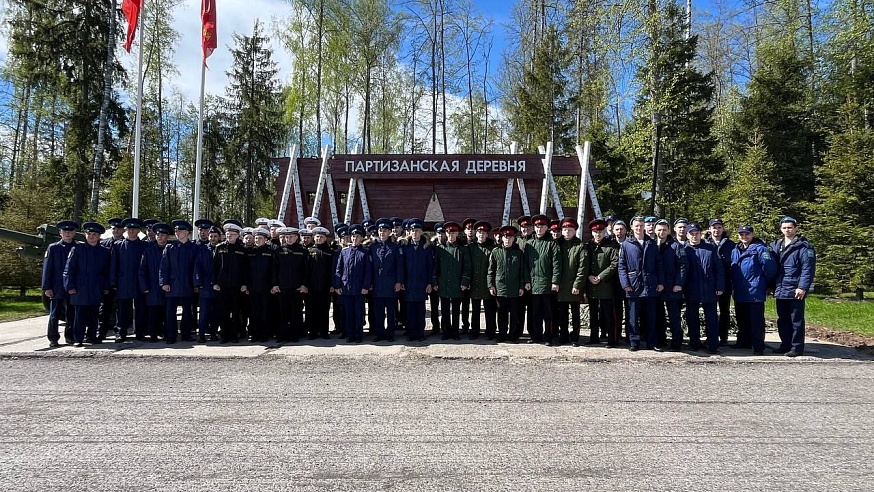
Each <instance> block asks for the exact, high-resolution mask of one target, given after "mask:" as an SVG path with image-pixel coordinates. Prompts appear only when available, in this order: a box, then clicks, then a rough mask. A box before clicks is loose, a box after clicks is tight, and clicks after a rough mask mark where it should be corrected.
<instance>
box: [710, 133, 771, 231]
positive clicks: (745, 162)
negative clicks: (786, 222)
mask: <svg viewBox="0 0 874 492" xmlns="http://www.w3.org/2000/svg"><path fill="white" fill-rule="evenodd" d="M737 171H738V172H737V176H736V177H735V178H734V179H733V180H732V181H731V183H730V184H729V186H728V188H727V190H726V193H727V195H728V203H727V205H726V209H725V214H724V215H723V220H725V221H726V227H727V228H731V227H737V226H741V225H745V224H746V225H751V226H753V230H754V231H755V234H756V237H759V238H761V239H763V240H765V241H768V240H771V239H774V237H775V236H776V234H777V231H778V229H779V221H780V217H781V215H782V214H783V213H784V212H783V210H784V208H785V203H786V201H785V198H784V197H783V195H782V192H781V190H780V188H779V186H778V185H777V177H776V170H775V165H774V163H773V161H771V160H770V158H769V156H768V153H767V152H766V151H765V149H764V147H763V146H761V145H754V146H752V147H750V148H749V149H748V150H747V153H746V156H744V158H743V159H742V160H741V161H740V162H739V163H738V168H737Z"/></svg>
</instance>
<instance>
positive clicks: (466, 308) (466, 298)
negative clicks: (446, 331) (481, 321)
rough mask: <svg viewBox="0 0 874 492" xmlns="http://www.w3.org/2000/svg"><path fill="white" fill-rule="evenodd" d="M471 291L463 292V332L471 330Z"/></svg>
mask: <svg viewBox="0 0 874 492" xmlns="http://www.w3.org/2000/svg"><path fill="white" fill-rule="evenodd" d="M470 300H471V299H470V291H469V290H465V291H464V292H462V293H461V332H462V333H467V332H468V331H470Z"/></svg>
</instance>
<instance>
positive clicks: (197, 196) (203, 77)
mask: <svg viewBox="0 0 874 492" xmlns="http://www.w3.org/2000/svg"><path fill="white" fill-rule="evenodd" d="M205 82H206V60H204V61H203V62H202V63H201V65H200V109H198V111H197V157H196V159H195V164H194V211H193V212H192V214H191V215H192V217H191V218H192V220H198V219H200V172H201V169H202V165H203V87H204V85H205Z"/></svg>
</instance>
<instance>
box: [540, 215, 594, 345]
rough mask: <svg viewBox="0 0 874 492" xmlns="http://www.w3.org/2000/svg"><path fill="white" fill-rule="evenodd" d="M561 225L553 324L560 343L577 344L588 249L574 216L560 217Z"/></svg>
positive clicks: (587, 274)
mask: <svg viewBox="0 0 874 492" xmlns="http://www.w3.org/2000/svg"><path fill="white" fill-rule="evenodd" d="M560 226H561V238H559V240H558V248H559V256H560V257H561V281H560V282H559V286H558V312H557V313H556V314H557V316H556V323H553V325H557V326H558V329H559V334H558V343H559V344H564V343H568V341H570V342H571V343H573V344H574V346H575V347H576V346H578V345H579V344H580V303H581V302H582V301H583V296H584V295H585V292H586V283H587V279H586V277H588V276H589V252H588V251H587V250H586V247H585V245H584V244H583V241H582V240H581V239H580V238H578V237H577V229H579V227H580V226H579V224H578V223H577V221H576V219H573V218H565V219H562V221H561V224H560ZM568 310H570V314H571V316H570V321H571V324H572V326H573V329H572V330H568V328H569V327H568ZM554 337H555V333H552V334H550V337H549V339H550V341H554V339H555V338H554Z"/></svg>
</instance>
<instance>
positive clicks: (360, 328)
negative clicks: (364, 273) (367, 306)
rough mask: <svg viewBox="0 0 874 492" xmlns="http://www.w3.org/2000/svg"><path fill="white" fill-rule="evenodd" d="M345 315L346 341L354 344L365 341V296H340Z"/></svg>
mask: <svg viewBox="0 0 874 492" xmlns="http://www.w3.org/2000/svg"><path fill="white" fill-rule="evenodd" d="M340 299H341V302H342V303H343V311H344V313H345V315H346V316H345V322H344V324H345V325H346V326H345V328H346V339H347V340H349V341H352V342H360V341H362V340H363V339H364V296H363V295H351V296H350V295H342V296H340Z"/></svg>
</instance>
